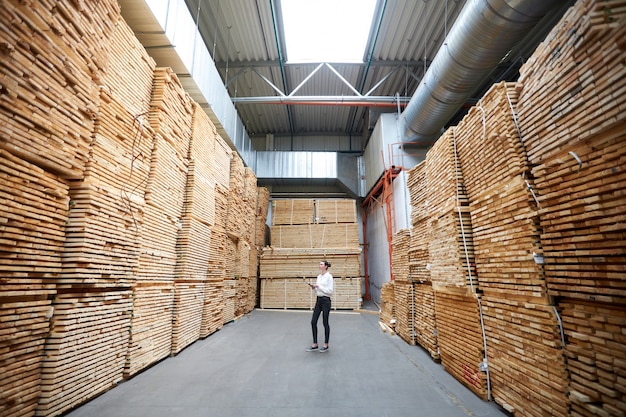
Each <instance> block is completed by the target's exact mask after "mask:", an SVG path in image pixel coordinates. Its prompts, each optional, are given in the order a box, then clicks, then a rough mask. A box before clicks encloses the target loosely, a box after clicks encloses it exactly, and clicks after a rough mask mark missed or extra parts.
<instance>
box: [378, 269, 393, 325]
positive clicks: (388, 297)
mask: <svg viewBox="0 0 626 417" xmlns="http://www.w3.org/2000/svg"><path fill="white" fill-rule="evenodd" d="M393 288H394V282H393V281H388V282H385V283H384V284H383V286H382V287H381V288H380V321H381V322H382V323H384V324H385V325H386V326H389V327H390V328H392V329H395V326H396V304H395V299H394V292H393Z"/></svg>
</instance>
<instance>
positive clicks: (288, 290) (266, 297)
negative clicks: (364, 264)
mask: <svg viewBox="0 0 626 417" xmlns="http://www.w3.org/2000/svg"><path fill="white" fill-rule="evenodd" d="M324 259H325V260H327V261H329V262H330V263H331V265H332V266H331V268H330V269H329V272H331V274H332V275H333V278H334V284H335V293H334V294H333V296H332V297H331V301H332V308H333V309H355V308H359V307H360V306H361V248H312V249H306V248H274V247H265V248H263V253H262V254H261V259H260V265H259V267H260V278H261V288H260V290H261V291H260V298H261V299H260V306H261V308H313V307H314V305H315V293H314V292H313V291H311V289H310V288H309V286H308V285H306V284H305V282H304V281H306V282H311V283H313V282H315V277H317V275H318V274H319V262H320V260H324ZM281 281H284V282H281Z"/></svg>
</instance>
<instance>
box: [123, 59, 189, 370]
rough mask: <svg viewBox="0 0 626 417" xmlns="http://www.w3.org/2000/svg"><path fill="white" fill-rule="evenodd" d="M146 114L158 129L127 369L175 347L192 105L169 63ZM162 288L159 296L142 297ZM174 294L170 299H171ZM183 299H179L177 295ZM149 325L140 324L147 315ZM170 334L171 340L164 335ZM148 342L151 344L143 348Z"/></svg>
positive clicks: (142, 231) (161, 70) (158, 79)
mask: <svg viewBox="0 0 626 417" xmlns="http://www.w3.org/2000/svg"><path fill="white" fill-rule="evenodd" d="M150 107H151V112H150V113H149V115H148V120H149V122H150V126H151V127H152V129H153V130H154V132H155V141H154V147H153V150H152V158H151V164H150V174H149V176H148V183H147V187H146V193H145V207H144V216H143V224H142V226H141V229H140V236H139V244H140V255H139V268H138V270H137V275H136V278H137V284H139V283H141V284H144V283H148V282H149V283H150V285H149V286H144V285H136V286H135V288H134V293H133V298H134V306H135V307H134V312H133V324H132V330H131V348H130V349H129V352H128V359H127V374H131V373H132V371H131V370H134V371H135V372H136V371H137V370H139V369H138V367H137V366H136V363H139V364H142V365H144V366H145V365H146V364H148V365H149V364H150V361H158V360H160V359H162V358H164V357H167V356H168V355H170V354H171V352H172V337H171V336H172V331H173V327H172V314H173V313H174V311H175V310H174V305H173V303H174V297H175V293H176V282H175V278H176V260H177V248H176V245H177V239H178V235H179V231H180V229H181V228H182V221H181V216H182V214H183V205H184V199H185V186H186V183H187V172H188V159H187V156H188V152H189V145H190V138H191V122H192V114H193V113H192V111H193V107H192V104H191V100H190V98H189V97H188V96H187V95H186V94H185V93H184V91H183V89H182V85H181V84H180V81H179V80H178V78H177V77H176V75H175V74H174V73H173V72H172V70H171V69H169V68H157V69H156V70H155V74H154V87H153V94H152V101H151V105H150ZM154 291H157V292H160V293H161V294H162V296H161V297H154V298H151V299H150V300H143V299H142V297H145V296H149V295H151V294H153V292H154ZM169 297H171V299H170V298H169ZM179 300H180V298H179ZM147 315H149V316H150V319H151V323H150V325H144V326H138V325H136V323H135V322H136V321H140V320H142V319H143V318H144V316H147ZM162 334H168V335H169V336H170V337H169V339H165V338H163V337H161V335H162ZM146 346H150V348H151V349H145V347H146Z"/></svg>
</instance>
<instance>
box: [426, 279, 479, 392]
mask: <svg viewBox="0 0 626 417" xmlns="http://www.w3.org/2000/svg"><path fill="white" fill-rule="evenodd" d="M434 293H435V311H436V317H437V329H438V335H437V341H438V343H439V348H440V350H441V363H442V364H443V366H444V368H445V369H446V371H447V372H448V373H450V374H451V375H452V376H454V377H455V378H456V379H457V380H458V381H460V382H461V383H462V384H464V385H465V386H467V387H468V388H469V389H470V390H472V391H473V392H474V393H475V394H476V395H478V396H479V397H481V398H482V399H484V400H486V399H487V397H488V393H487V374H486V373H485V372H482V371H481V370H480V369H479V367H478V364H480V363H482V361H483V358H484V357H485V349H484V344H483V334H482V331H481V327H480V321H479V320H476V317H479V316H480V311H479V306H478V303H477V302H476V297H475V296H474V294H472V293H471V291H469V289H468V288H453V287H444V286H441V287H437V288H435V291H434Z"/></svg>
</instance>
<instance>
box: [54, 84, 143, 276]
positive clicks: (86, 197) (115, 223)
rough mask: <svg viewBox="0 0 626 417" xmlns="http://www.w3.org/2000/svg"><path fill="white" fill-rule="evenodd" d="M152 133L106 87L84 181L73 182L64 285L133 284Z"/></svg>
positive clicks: (66, 243)
mask: <svg viewBox="0 0 626 417" xmlns="http://www.w3.org/2000/svg"><path fill="white" fill-rule="evenodd" d="M153 136H154V134H153V132H152V130H151V129H150V127H149V126H145V127H142V126H140V125H139V124H138V123H137V121H136V120H135V119H134V117H133V116H132V115H131V114H130V113H128V111H127V110H126V109H125V108H124V106H123V105H122V104H121V103H120V102H119V101H118V100H116V99H115V98H114V97H111V96H110V94H109V93H108V92H107V91H106V89H102V90H101V99H100V108H99V111H98V118H97V119H96V121H95V123H94V133H93V137H94V138H93V141H92V145H91V151H90V153H89V159H88V161H87V164H86V169H85V173H84V177H83V180H82V181H74V182H72V183H71V189H70V196H71V198H72V200H71V202H70V211H69V213H70V216H69V221H68V224H67V228H66V240H65V251H64V253H63V275H62V276H61V277H60V279H59V281H58V283H59V285H61V286H63V287H76V286H77V285H83V286H89V287H94V286H95V287H101V288H106V287H109V286H113V287H119V286H126V287H128V286H130V285H132V284H133V282H134V279H135V277H134V274H135V272H136V269H137V265H138V260H139V245H138V241H137V237H138V234H139V228H140V226H141V223H142V220H143V219H142V217H143V216H142V212H143V209H144V206H145V203H144V194H145V191H146V183H147V180H148V176H149V172H150V155H151V149H152V144H153Z"/></svg>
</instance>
